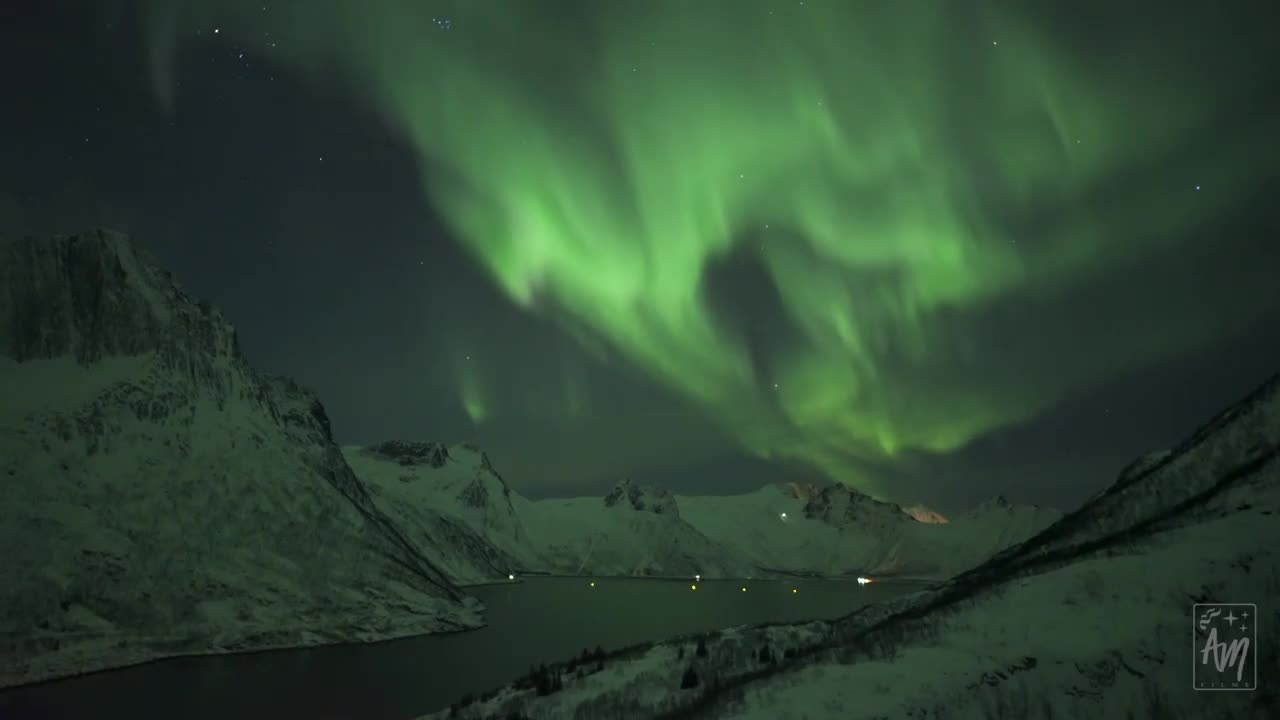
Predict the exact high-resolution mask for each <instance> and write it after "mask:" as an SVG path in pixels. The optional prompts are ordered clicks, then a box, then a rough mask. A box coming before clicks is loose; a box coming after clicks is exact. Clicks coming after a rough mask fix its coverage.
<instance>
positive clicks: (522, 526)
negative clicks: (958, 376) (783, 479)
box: [343, 441, 1058, 583]
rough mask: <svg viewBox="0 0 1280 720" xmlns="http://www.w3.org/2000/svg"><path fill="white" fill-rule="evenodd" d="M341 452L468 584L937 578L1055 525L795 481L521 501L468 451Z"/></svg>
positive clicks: (422, 446)
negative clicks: (929, 509) (529, 579)
mask: <svg viewBox="0 0 1280 720" xmlns="http://www.w3.org/2000/svg"><path fill="white" fill-rule="evenodd" d="M343 452H344V453H345V456H346V458H347V461H348V462H349V463H350V465H351V467H352V468H353V469H354V470H355V472H356V474H357V475H359V476H360V477H361V478H363V479H364V480H365V481H366V482H367V483H368V484H369V486H370V487H371V488H373V490H374V497H375V499H376V500H377V502H378V506H379V507H380V508H382V509H383V511H384V512H386V513H387V514H388V515H390V516H391V517H393V518H395V519H396V520H397V521H398V523H399V524H400V525H401V526H403V527H404V528H406V532H408V533H409V534H411V535H412V536H413V537H415V538H416V539H418V540H420V541H421V542H422V543H423V544H424V545H427V546H430V547H433V548H435V550H436V559H437V562H438V564H439V565H440V566H441V567H442V568H444V569H445V570H446V572H448V573H449V574H450V577H452V578H453V579H454V580H455V581H457V582H467V583H469V582H479V581H484V580H496V579H501V578H504V577H506V575H507V573H508V572H514V573H520V572H523V571H534V572H549V573H558V574H591V575H646V576H693V575H702V576H704V577H712V578H714V577H750V576H755V575H772V574H812V575H861V574H875V575H888V574H897V575H902V574H911V575H920V576H930V577H936V578H943V577H946V576H949V575H950V574H953V573H954V572H958V571H960V570H964V569H966V568H969V567H972V566H973V565H975V564H977V563H979V562H981V561H983V560H985V559H986V558H988V557H990V556H991V555H992V553H994V552H996V551H998V550H1001V549H1003V548H1005V547H1007V546H1009V545H1011V544H1013V543H1016V542H1021V541H1022V540H1025V539H1026V538H1028V537H1030V536H1032V535H1034V534H1035V533H1036V532H1039V531H1040V530H1042V529H1044V528H1045V527H1046V526H1048V525H1049V524H1050V523H1052V522H1053V521H1054V520H1056V519H1057V517H1058V514H1057V512H1056V511H1052V510H1046V509H1043V508H1035V507H1030V506H1016V505H1010V504H1009V503H1007V502H1004V501H1003V500H1002V499H1001V500H996V501H992V502H989V503H986V504H984V505H983V506H981V507H979V508H978V509H976V510H975V511H973V512H970V513H966V514H964V515H963V516H961V517H958V518H957V519H956V520H955V521H953V522H950V523H936V522H933V521H932V518H927V519H929V520H930V522H924V521H920V520H917V519H916V518H915V517H913V516H912V515H910V514H909V513H907V512H906V511H904V510H903V509H901V508H900V507H898V506H897V505H893V504H890V503H884V502H880V501H877V500H874V499H872V498H870V497H868V496H867V495H864V494H862V493H859V492H857V491H855V490H852V489H849V488H846V487H844V486H827V487H815V486H799V485H795V484H794V483H790V484H786V485H769V486H766V487H763V488H761V489H759V490H757V491H755V492H751V493H746V494H743V495H726V496H675V495H672V494H671V493H670V492H668V491H665V490H661V489H657V488H652V487H644V486H641V485H638V484H635V483H632V482H630V481H629V480H623V481H622V482H620V483H618V485H617V486H615V487H614V488H613V489H612V490H611V491H610V492H609V493H607V494H606V495H605V496H604V497H603V498H601V497H579V498H567V499H546V500H529V499H527V498H524V497H522V496H520V495H519V494H518V493H516V492H514V491H512V490H511V489H510V488H509V487H508V486H507V484H506V482H504V481H503V479H502V478H501V477H500V476H499V475H498V473H497V472H496V471H495V470H494V469H493V466H492V464H491V463H490V461H489V458H488V457H487V456H485V454H484V453H482V452H481V451H479V450H478V449H476V448H474V447H471V446H468V445H453V446H445V445H441V444H438V443H413V442H400V441H389V442H384V443H380V444H378V445H374V446H370V447H367V448H361V447H347V448H344V450H343Z"/></svg>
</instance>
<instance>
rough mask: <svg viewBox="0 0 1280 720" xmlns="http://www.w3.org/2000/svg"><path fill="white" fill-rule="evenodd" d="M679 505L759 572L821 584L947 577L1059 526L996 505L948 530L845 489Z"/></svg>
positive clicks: (772, 489) (686, 499) (1044, 516)
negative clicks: (809, 577)
mask: <svg viewBox="0 0 1280 720" xmlns="http://www.w3.org/2000/svg"><path fill="white" fill-rule="evenodd" d="M679 501H680V509H681V512H682V513H683V515H684V517H685V518H686V519H687V520H688V521H689V523H690V524H692V525H693V526H694V527H695V528H697V529H698V530H700V531H701V532H702V533H703V534H705V535H706V536H707V537H710V538H712V539H713V540H715V541H716V542H718V543H720V544H722V545H725V546H727V547H731V548H734V549H737V550H739V551H741V552H742V553H744V554H745V555H747V557H749V558H750V559H751V561H752V562H753V563H755V564H756V565H757V566H758V567H760V568H762V569H767V570H772V571H779V572H790V573H807V574H818V575H881V576H883V575H921V576H930V577H945V576H948V575H950V574H953V573H955V572H959V571H961V570H965V569H967V568H970V567H972V566H974V565H976V564H977V563H979V562H982V561H983V560H985V559H987V558H988V557H990V556H991V555H992V554H993V553H995V552H996V551H998V550H1001V549H1003V548H1005V547H1008V546H1009V545H1012V544H1014V543H1018V542H1021V541H1023V540H1025V539H1027V538H1029V537H1031V536H1032V535H1034V534H1035V533H1037V532H1039V531H1040V530H1043V529H1044V528H1046V527H1048V526H1049V525H1050V524H1051V523H1052V522H1054V521H1055V520H1056V519H1057V518H1058V517H1059V513H1057V511H1055V510H1051V509H1047V508H1039V507H1034V506H1024V505H1010V504H1008V503H1005V502H989V503H984V504H983V505H982V506H980V507H979V508H978V509H976V510H974V511H972V512H971V513H967V514H965V515H964V516H962V517H959V518H956V519H955V520H953V521H951V522H946V523H938V522H930V521H921V520H918V519H917V518H916V517H915V516H913V515H912V514H910V513H908V512H907V511H906V510H904V509H902V508H901V507H899V506H897V505H894V504H892V503H886V502H881V501H879V500H875V499H873V498H871V497H869V496H867V495H865V494H863V493H860V492H858V491H857V490H853V489H852V488H848V487H845V486H843V485H830V486H827V487H823V488H810V489H809V491H807V492H796V491H795V488H794V486H792V485H785V486H775V485H770V486H766V487H764V488H761V489H760V490H757V491H756V492H753V493H748V494H745V495H730V496H720V497H705V496H704V497H699V496H681V497H680V498H679Z"/></svg>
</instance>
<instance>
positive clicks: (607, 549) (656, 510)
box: [520, 480, 756, 577]
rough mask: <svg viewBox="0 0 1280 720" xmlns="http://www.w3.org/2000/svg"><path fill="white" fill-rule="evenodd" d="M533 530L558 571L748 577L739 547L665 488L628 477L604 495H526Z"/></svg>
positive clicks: (543, 555)
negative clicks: (694, 522) (694, 521)
mask: <svg viewBox="0 0 1280 720" xmlns="http://www.w3.org/2000/svg"><path fill="white" fill-rule="evenodd" d="M520 508H521V512H522V516H523V517H524V518H525V523H526V526H527V527H528V528H529V535H530V537H531V538H533V539H534V541H535V547H536V548H537V551H538V554H539V556H540V557H541V558H542V561H543V563H544V564H545V566H546V567H547V568H548V569H550V570H552V571H554V572H564V573H573V574H595V575H652V576H661V575H665V576H675V575H680V576H691V575H703V576H705V577H746V576H748V575H751V574H752V573H754V572H756V570H755V569H754V568H753V567H752V565H751V563H750V561H749V560H748V559H747V558H746V557H745V556H743V555H742V554H741V553H739V552H737V551H735V550H733V549H731V548H725V547H723V546H721V545H718V544H717V543H715V542H713V541H712V540H711V539H710V538H708V537H706V536H705V535H703V534H702V533H701V532H699V531H698V530H697V529H695V528H694V527H693V526H691V525H690V524H689V523H688V522H686V521H685V519H684V518H683V517H681V513H680V509H679V507H678V506H677V503H676V500H675V497H674V496H672V495H671V494H670V493H669V492H667V491H665V490H657V489H654V488H650V487H644V486H640V485H636V484H634V483H632V482H630V481H629V480H623V481H622V482H620V483H618V485H617V486H615V487H614V489H613V490H612V491H610V492H609V494H607V495H606V496H605V497H603V498H573V499H568V500H563V499H557V500H537V501H532V502H530V501H525V502H523V503H522V504H521V505H520Z"/></svg>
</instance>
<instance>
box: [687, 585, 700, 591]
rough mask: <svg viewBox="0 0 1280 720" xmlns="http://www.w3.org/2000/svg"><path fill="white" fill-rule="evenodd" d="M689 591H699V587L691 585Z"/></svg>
mask: <svg viewBox="0 0 1280 720" xmlns="http://www.w3.org/2000/svg"><path fill="white" fill-rule="evenodd" d="M689 589H690V590H697V589H698V586H697V585H690V586H689Z"/></svg>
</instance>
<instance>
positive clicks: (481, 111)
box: [0, 0, 1280, 511]
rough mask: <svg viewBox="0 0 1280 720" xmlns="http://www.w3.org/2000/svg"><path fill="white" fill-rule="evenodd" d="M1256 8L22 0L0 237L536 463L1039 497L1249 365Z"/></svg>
mask: <svg viewBox="0 0 1280 720" xmlns="http://www.w3.org/2000/svg"><path fill="white" fill-rule="evenodd" d="M1184 6H1185V7H1184ZM1033 7H1036V8H1039V9H1036V10H1034V11H1033V10H1032V8H1033ZM1267 10H1268V8H1267V4H1266V3H1249V4H1245V3H1232V2H1226V3H1201V4H1182V5H1178V4H1174V5H1170V4H1169V3H1155V2H1132V3H1120V4H1118V5H1117V4H1113V3H1092V2H1088V3H1083V4H1080V3H978V2H923V1H919V2H917V1H915V0H904V1H902V2H893V3H888V2H885V3H880V2H865V3H864V2H851V1H849V0H831V1H830V2H824V1H822V0H809V1H807V2H795V1H793V2H755V1H746V0H743V1H738V0H734V1H732V2H730V1H729V0H706V1H705V2H696V3H694V2H665V1H659V2H632V1H630V0H618V1H617V2H607V3H606V2H585V3H573V2H567V1H562V0H555V1H551V2H541V1H539V2H534V1H532V0H531V1H529V2H517V1H516V0H502V1H498V0H472V1H469V2H456V3H454V2H433V1H432V0H414V1H413V2H408V1H405V2H400V1H396V0H391V1H385V0H359V1H357V0H327V1H326V2H310V1H302V0H299V1H296V2H267V1H265V0H264V1H258V2H242V1H240V0H224V1H222V2H215V1H214V0H194V1H193V2H182V3H179V2H172V1H169V0H157V1H156V2H138V3H135V2H126V1H124V0H121V1H118V2H106V3H87V2H83V3H82V2H70V1H63V0H12V1H10V2H5V3H0V60H2V64H0V67H3V68H4V70H3V71H2V72H3V74H4V76H5V79H4V80H3V83H0V84H2V85H3V87H4V99H3V102H2V104H0V166H3V168H4V172H3V173H2V174H0V232H3V233H13V234H37V235H47V234H53V233H70V232H77V231H81V230H85V229H88V228H91V227H94V226H98V225H105V226H109V227H112V228H115V229H119V230H122V231H125V232H128V233H129V234H131V235H132V236H133V237H134V238H135V239H136V240H138V241H139V242H140V243H141V244H143V245H144V246H146V247H147V248H148V249H149V250H150V251H151V252H152V253H153V254H154V255H155V256H156V257H157V258H158V259H159V260H160V262H161V263H162V264H164V265H165V266H167V267H168V268H169V269H170V270H172V271H173V272H174V273H175V274H176V276H177V277H178V279H179V280H180V282H181V283H182V284H183V285H184V287H185V288H186V289H187V290H189V291H190V292H192V293H194V294H196V295H198V296H200V297H203V298H206V299H208V300H210V301H212V302H213V303H215V304H217V305H219V306H220V307H222V308H223V310H224V311H225V312H226V314H227V315H228V317H229V318H230V319H231V320H232V322H233V323H234V324H235V325H236V326H237V327H238V329H239V331H240V336H241V343H242V346H243V348H244V350H245V352H246V354H247V355H248V357H249V359H250V361H251V362H253V363H254V364H255V365H256V366H257V367H259V368H261V369H264V370H267V371H270V372H276V373H281V374H286V375H290V376H292V377H294V378H296V379H298V380H299V381H301V382H302V383H304V384H306V385H308V386H310V387H312V388H314V389H315V390H316V391H317V392H318V394H319V395H320V397H321V398H322V400H323V401H324V403H325V405H326V407H327V408H328V410H329V413H330V416H331V418H332V420H333V425H334V428H335V432H336V433H337V435H338V436H339V440H340V441H341V442H343V443H348V444H362V443H368V442H373V441H378V440H383V439H390V438H401V439H414V440H441V441H447V442H457V441H472V442H476V443H478V444H479V445H481V446H482V447H484V448H485V449H486V450H487V451H488V452H489V454H490V456H491V457H492V459H493V461H494V463H495V464H496V465H497V467H498V468H499V469H500V470H501V471H502V472H503V474H504V476H505V477H506V478H507V479H508V481H509V482H510V483H511V485H512V486H513V487H514V488H515V489H517V490H519V491H521V492H523V493H526V494H528V495H531V496H547V495H566V494H580V493H593V494H594V493H603V492H605V491H606V490H607V488H608V487H609V486H610V485H612V484H613V483H614V482H616V481H617V480H619V479H620V478H622V477H624V476H629V477H632V478H635V479H638V480H641V481H644V482H652V483H655V484H659V485H663V486H666V487H670V488H672V489H674V490H677V491H680V492H707V493H721V492H737V491H743V490H748V489H753V488H755V487H758V486H760V485H761V484H764V483H766V482H774V481H787V480H820V479H830V480H838V481H842V482H846V483H848V484H850V485H852V486H854V487H858V488H861V489H863V490H865V491H867V492H870V493H872V494H875V495H877V496H879V497H883V498H886V499H891V500H895V501H899V502H903V503H904V504H909V503H917V502H922V503H925V504H928V505H931V506H934V507H938V508H940V509H942V510H944V511H955V510H956V509H958V508H962V507H965V506H968V505H971V504H973V503H975V502H977V501H979V500H981V499H983V498H985V497H988V496H990V495H993V494H996V493H1002V494H1005V495H1006V496H1008V497H1010V498H1011V499H1013V500H1015V501H1023V502H1038V503H1046V504H1052V505H1057V506H1060V507H1070V506H1072V505H1074V504H1077V503H1079V502H1080V501H1082V500H1083V499H1084V498H1085V497H1087V496H1089V495H1091V494H1092V493H1094V492H1096V491H1097V490H1098V489H1100V488H1101V487H1102V486H1104V485H1105V484H1106V483H1107V482H1109V481H1110V479H1111V478H1112V477H1114V475H1115V473H1116V472H1117V470H1118V469H1119V468H1120V466H1121V465H1123V464H1124V463H1125V462H1127V461H1128V460H1130V459H1132V458H1133V457H1135V456H1137V455H1139V454H1141V453H1143V452H1146V451H1147V450H1151V449H1156V448H1161V447H1167V446H1169V445H1170V444H1172V443H1174V442H1176V441H1177V440H1179V439H1180V438H1181V437H1183V436H1184V435H1186V434H1187V433H1189V432H1190V431H1191V430H1192V429H1193V428H1194V427H1195V426H1196V425H1197V424H1198V423H1199V422H1201V421H1203V420H1205V419H1207V418H1208V416H1209V415H1211V414H1212V413H1214V412H1215V411H1217V410H1218V409H1220V408H1221V407H1222V406H1223V405H1225V404H1227V403H1229V402H1231V401H1234V400H1235V399H1236V398H1237V397H1238V396H1240V395H1241V394H1243V393H1244V392H1247V391H1248V390H1250V389H1251V388H1252V387H1253V386H1255V385H1256V384H1258V383H1260V382H1261V381H1262V380H1263V379H1265V378H1266V377H1267V376H1268V375H1270V374H1271V373H1273V372H1274V371H1276V370H1277V369H1278V368H1280V332H1278V331H1277V328H1280V291H1277V290H1276V288H1277V287H1280V281H1277V279H1276V274H1277V271H1278V270H1280V222H1278V220H1277V218H1278V212H1277V209H1276V198H1277V197H1280V193H1278V191H1280V182H1277V180H1278V173H1277V163H1276V162H1275V161H1276V154H1277V152H1278V150H1277V147H1278V144H1277V142H1276V139H1275V128H1277V127H1280V112H1278V110H1280V102H1278V100H1280V81H1278V80H1277V78H1278V75H1277V73H1276V72H1275V59H1274V58H1275V51H1274V37H1273V27H1274V25H1273V24H1272V23H1271V22H1270V21H1269V20H1268V18H1267V16H1266V13H1267Z"/></svg>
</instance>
